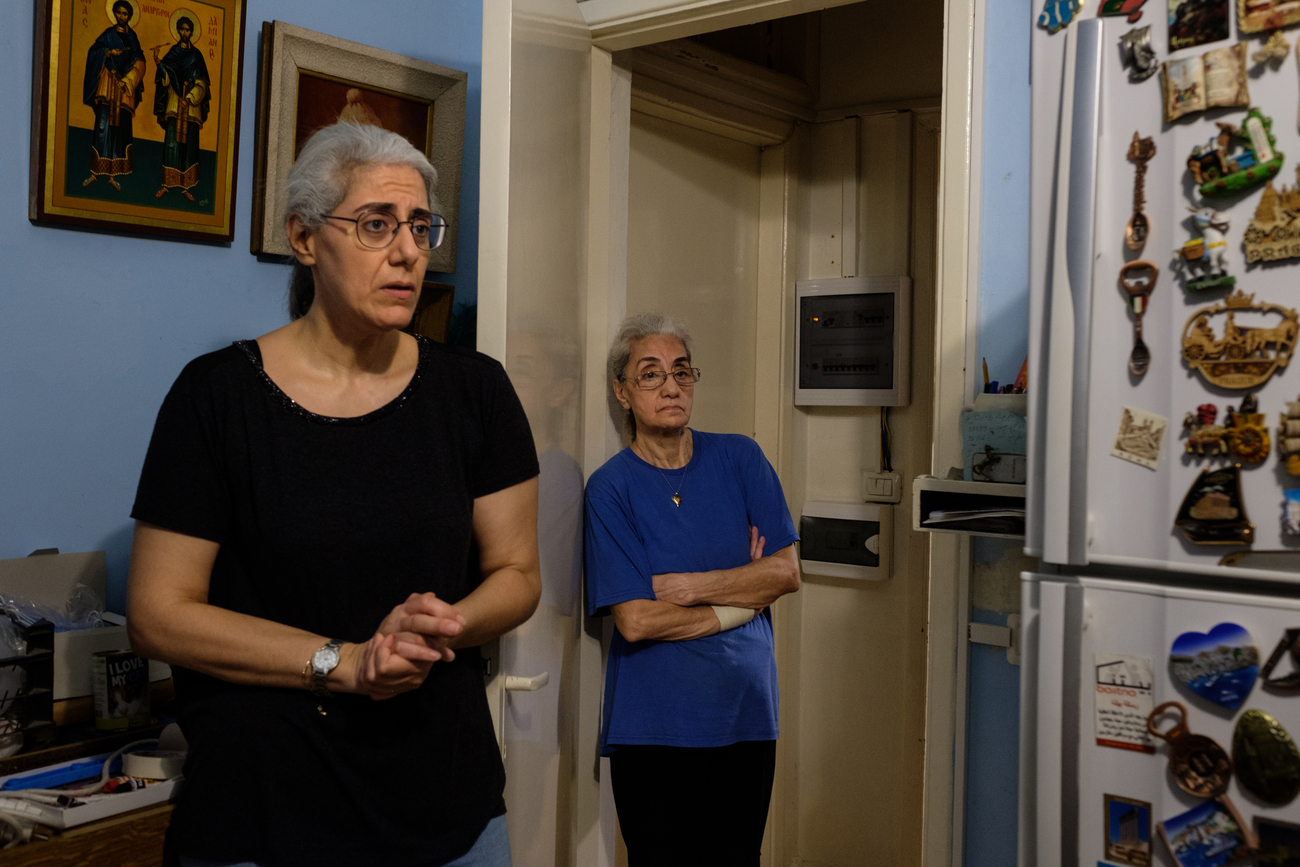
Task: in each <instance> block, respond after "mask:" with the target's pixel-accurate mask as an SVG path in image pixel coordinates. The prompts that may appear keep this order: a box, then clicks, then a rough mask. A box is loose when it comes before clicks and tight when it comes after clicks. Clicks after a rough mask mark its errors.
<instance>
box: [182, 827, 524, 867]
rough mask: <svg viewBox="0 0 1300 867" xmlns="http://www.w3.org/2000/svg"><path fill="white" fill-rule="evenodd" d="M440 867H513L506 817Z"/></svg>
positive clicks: (189, 862) (223, 864)
mask: <svg viewBox="0 0 1300 867" xmlns="http://www.w3.org/2000/svg"><path fill="white" fill-rule="evenodd" d="M180 862H181V867H269V865H259V864H256V863H254V862H252V861H240V862H238V863H233V862H230V861H201V860H199V859H197V858H186V857H185V856H183V855H182V856H181V859H180ZM442 867H513V864H512V862H511V861H510V836H509V835H508V834H507V833H506V817H505V816H497V817H496V818H495V819H493V820H492V821H490V822H488V824H487V827H486V828H484V829H483V833H482V834H479V835H478V840H476V841H475V842H474V847H473V848H472V849H470V850H469V851H468V852H466V853H465V854H464V855H462V856H460V857H459V858H457V859H456V860H455V861H448V862H447V863H446V864H444V865H442Z"/></svg>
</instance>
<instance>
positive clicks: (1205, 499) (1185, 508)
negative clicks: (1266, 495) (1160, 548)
mask: <svg viewBox="0 0 1300 867" xmlns="http://www.w3.org/2000/svg"><path fill="white" fill-rule="evenodd" d="M1174 526H1175V527H1177V528H1178V529H1180V530H1182V531H1183V535H1184V536H1186V537H1187V541H1189V542H1192V543H1194V544H1197V545H1249V544H1250V543H1251V542H1253V541H1254V539H1255V525H1254V524H1252V523H1251V522H1250V519H1249V518H1248V517H1246V505H1245V503H1244V502H1243V501H1242V499H1241V464H1233V465H1232V466H1230V467H1223V468H1220V469H1211V468H1209V467H1207V468H1205V469H1203V470H1201V474H1200V475H1199V476H1198V477H1197V478H1196V481H1194V482H1192V486H1191V488H1190V489H1188V491H1187V496H1185V497H1183V503H1182V505H1181V506H1179V507H1178V514H1177V515H1176V516H1175V517H1174Z"/></svg>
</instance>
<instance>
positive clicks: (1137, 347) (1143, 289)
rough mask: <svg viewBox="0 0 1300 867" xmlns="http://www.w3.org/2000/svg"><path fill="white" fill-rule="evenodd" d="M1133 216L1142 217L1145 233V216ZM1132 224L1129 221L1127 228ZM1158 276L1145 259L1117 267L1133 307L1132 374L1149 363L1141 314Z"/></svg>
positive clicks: (1144, 311) (1138, 371) (1156, 269)
mask: <svg viewBox="0 0 1300 867" xmlns="http://www.w3.org/2000/svg"><path fill="white" fill-rule="evenodd" d="M1133 217H1134V219H1137V218H1138V217H1142V219H1143V224H1142V225H1143V229H1142V231H1143V232H1144V233H1145V232H1146V228H1145V226H1146V223H1145V220H1146V217H1144V216H1143V215H1142V214H1140V213H1138V214H1134V215H1133ZM1132 226H1133V224H1132V223H1131V222H1130V223H1129V228H1130V229H1131V228H1132ZM1159 277H1160V269H1159V268H1157V267H1156V264H1155V263H1154V262H1148V261H1147V260H1146V259H1134V260H1133V261H1132V262H1128V263H1126V264H1125V265H1124V267H1123V268H1120V269H1119V285H1120V286H1122V287H1123V288H1124V291H1125V292H1126V293H1128V298H1129V306H1130V307H1132V308H1133V351H1132V352H1131V353H1130V354H1129V357H1128V369H1129V373H1131V374H1133V375H1134V376H1141V375H1142V374H1144V373H1146V372H1147V367H1148V366H1149V365H1150V363H1151V351H1150V350H1149V349H1147V345H1146V344H1145V343H1143V342H1142V315H1143V314H1144V313H1146V311H1147V303H1148V302H1149V301H1150V300H1151V292H1152V291H1153V290H1154V289H1155V288H1156V280H1157V279H1158V278H1159Z"/></svg>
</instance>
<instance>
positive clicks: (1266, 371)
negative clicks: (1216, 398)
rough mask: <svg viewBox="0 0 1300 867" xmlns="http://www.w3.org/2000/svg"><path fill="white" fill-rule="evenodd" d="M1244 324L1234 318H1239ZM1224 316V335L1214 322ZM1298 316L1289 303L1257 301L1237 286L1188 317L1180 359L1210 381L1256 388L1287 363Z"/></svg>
mask: <svg viewBox="0 0 1300 867" xmlns="http://www.w3.org/2000/svg"><path fill="white" fill-rule="evenodd" d="M1238 316H1241V317H1242V320H1243V321H1242V322H1237V317H1238ZM1220 319H1221V320H1222V326H1223V336H1222V337H1220V336H1219V334H1218V332H1216V330H1215V326H1216V325H1217V324H1219V322H1220ZM1297 320H1300V316H1298V315H1297V314H1296V311H1295V310H1293V309H1291V308H1290V307H1283V306H1282V305H1281V304H1273V303H1272V302H1269V301H1256V300H1255V296H1254V295H1253V294H1252V295H1247V294H1246V293H1244V292H1242V291H1241V290H1240V289H1238V290H1237V291H1236V292H1234V293H1233V294H1232V295H1229V296H1228V297H1227V298H1225V299H1223V300H1222V301H1220V302H1218V303H1217V304H1211V305H1209V306H1208V307H1202V308H1200V309H1199V310H1196V311H1194V312H1193V313H1192V315H1191V316H1189V317H1187V322H1186V324H1185V325H1183V338H1182V340H1183V360H1184V361H1185V362H1187V366H1188V367H1189V368H1191V369H1192V370H1195V371H1197V372H1198V373H1200V375H1201V376H1202V377H1203V378H1204V379H1205V381H1206V382H1208V383H1210V384H1211V385H1217V386H1219V387H1220V388H1231V389H1256V388H1259V387H1260V386H1262V385H1263V384H1264V383H1265V382H1267V381H1268V379H1269V377H1271V376H1272V375H1273V374H1274V373H1276V372H1277V371H1278V370H1281V369H1282V368H1284V367H1286V366H1287V364H1288V363H1289V362H1290V361H1291V355H1292V353H1293V352H1295V344H1296V334H1297V333H1298V332H1300V323H1298V321H1297Z"/></svg>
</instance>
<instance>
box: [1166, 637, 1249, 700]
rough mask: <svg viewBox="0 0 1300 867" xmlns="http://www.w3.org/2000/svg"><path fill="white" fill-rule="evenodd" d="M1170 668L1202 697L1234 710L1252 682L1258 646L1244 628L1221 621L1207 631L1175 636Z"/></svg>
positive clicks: (1175, 675) (1244, 697) (1170, 655)
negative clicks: (1207, 632)
mask: <svg viewBox="0 0 1300 867" xmlns="http://www.w3.org/2000/svg"><path fill="white" fill-rule="evenodd" d="M1169 668H1170V670H1171V671H1172V672H1173V675H1174V677H1176V678H1178V679H1179V680H1180V681H1182V682H1183V683H1185V684H1186V685H1187V688H1188V689H1190V690H1191V691H1192V692H1194V693H1196V694H1197V695H1199V696H1200V697H1201V698H1203V699H1205V700H1207V701H1212V702H1214V703H1215V704H1218V705H1222V706H1223V707H1226V708H1227V709H1228V710H1236V709H1237V708H1239V707H1241V703H1242V702H1244V701H1245V700H1246V696H1248V695H1250V690H1251V688H1252V687H1254V685H1255V678H1256V677H1257V676H1258V674H1259V650H1258V648H1256V647H1255V639H1253V638H1251V637H1250V633H1249V632H1247V631H1246V630H1245V629H1242V628H1241V627H1240V626H1238V625H1237V624H1235V623H1220V624H1219V625H1217V626H1215V627H1214V628H1213V629H1211V630H1210V631H1209V634H1206V633H1204V632H1184V633H1183V634H1182V635H1180V636H1178V637H1177V638H1175V639H1174V646H1173V648H1172V649H1171V650H1170V651H1169Z"/></svg>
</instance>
